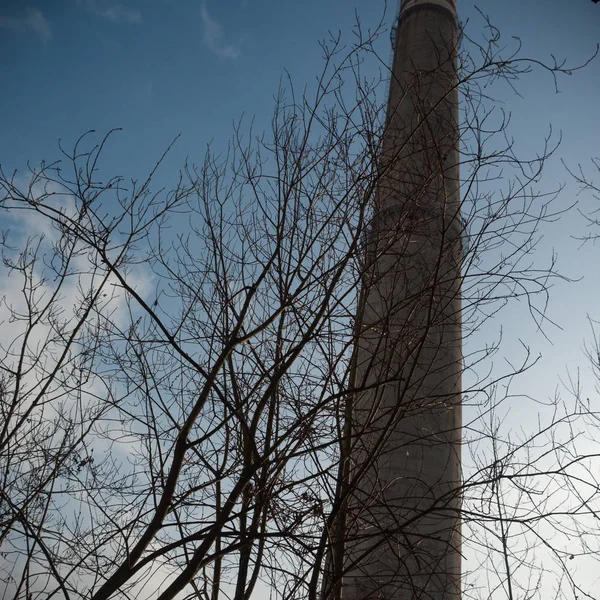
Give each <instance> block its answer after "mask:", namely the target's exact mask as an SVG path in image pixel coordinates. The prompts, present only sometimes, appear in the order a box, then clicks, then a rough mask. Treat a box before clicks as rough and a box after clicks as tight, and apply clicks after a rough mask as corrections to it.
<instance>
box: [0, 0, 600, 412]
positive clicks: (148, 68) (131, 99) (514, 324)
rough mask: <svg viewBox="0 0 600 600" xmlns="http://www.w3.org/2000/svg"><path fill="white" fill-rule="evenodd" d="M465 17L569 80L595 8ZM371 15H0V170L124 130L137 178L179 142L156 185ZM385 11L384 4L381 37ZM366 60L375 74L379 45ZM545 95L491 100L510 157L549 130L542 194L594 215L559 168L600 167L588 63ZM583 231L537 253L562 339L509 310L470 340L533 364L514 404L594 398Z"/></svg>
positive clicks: (104, 4) (232, 9)
mask: <svg viewBox="0 0 600 600" xmlns="http://www.w3.org/2000/svg"><path fill="white" fill-rule="evenodd" d="M458 5H459V12H460V17H461V20H462V21H463V22H464V21H470V22H471V23H472V24H473V28H474V29H472V30H471V31H472V32H473V33H474V34H475V35H476V34H477V28H478V27H479V26H480V25H481V18H480V16H479V15H478V13H477V11H476V10H475V9H474V5H473V3H472V2H468V1H467V0H459V1H458ZM478 6H479V8H480V9H481V11H483V12H484V13H486V14H489V16H490V18H491V21H492V22H493V23H494V24H495V25H496V26H497V27H498V28H499V29H500V30H501V32H502V34H503V36H504V37H503V39H505V40H506V43H507V44H508V45H511V44H514V43H515V42H514V40H512V38H511V36H518V37H520V38H521V39H522V42H523V56H531V57H534V58H536V59H539V60H552V59H551V54H554V55H555V56H556V58H557V59H558V60H559V61H561V60H562V59H563V58H566V59H567V60H568V61H569V63H570V64H573V65H576V64H580V63H582V62H584V61H585V60H586V59H587V58H588V57H590V56H591V55H592V54H593V53H594V51H595V47H596V44H597V43H598V42H600V5H594V4H593V3H592V2H591V1H590V0H503V1H501V2H499V1H498V0H493V1H492V0H481V1H480V2H479V4H478ZM383 11H384V2H383V1H382V0H302V1H297V0H296V1H292V0H220V1H217V0H204V1H203V0H178V1H175V2H174V1H170V2H168V1H167V0H143V1H142V0H137V1H136V0H121V2H120V3H115V2H113V1H112V0H0V82H1V86H2V93H1V94H0V164H1V165H2V167H3V168H4V169H5V171H12V170H13V169H19V171H23V170H24V169H25V168H26V163H27V161H28V160H30V161H32V163H33V164H36V163H38V162H39V161H40V160H41V159H46V160H47V161H50V160H53V159H56V158H58V157H59V151H58V147H57V142H58V140H59V138H60V139H62V141H63V144H64V146H65V147H66V148H69V147H72V144H73V143H74V142H75V141H76V139H77V138H78V137H79V135H81V134H82V133H84V132H85V131H87V130H89V129H95V130H97V131H98V132H100V133H104V132H107V131H108V130H109V129H111V128H114V127H122V128H123V132H121V133H119V134H118V136H117V137H116V138H114V139H113V141H112V142H111V144H110V145H109V147H108V153H107V155H106V161H105V166H106V168H107V170H109V171H113V172H116V173H119V174H123V175H124V176H125V177H126V178H130V177H140V176H142V175H144V174H146V173H147V172H148V171H149V170H150V169H151V167H152V166H153V165H154V163H155V161H156V159H157V158H158V157H159V156H160V155H161V154H162V152H163V150H164V149H165V148H166V147H167V145H168V144H169V143H170V141H171V140H172V139H173V138H174V137H175V136H177V135H178V134H182V135H181V139H180V140H179V142H178V143H177V145H176V148H175V150H174V151H173V153H172V154H171V155H170V156H169V158H168V159H167V161H166V163H165V168H164V169H163V170H162V171H161V174H160V175H159V178H164V179H162V180H161V179H159V181H158V182H157V183H158V185H161V184H162V183H163V182H164V184H165V185H168V184H169V182H172V181H174V180H175V178H176V175H177V170H178V168H179V167H181V166H182V164H183V162H184V160H185V158H186V157H188V156H189V157H190V158H191V159H192V160H195V161H196V162H200V161H201V160H202V157H203V154H204V150H205V147H206V144H207V143H209V142H211V141H213V140H214V143H215V145H216V147H217V148H224V147H225V144H226V143H227V140H228V139H229V138H230V136H231V133H232V124H233V123H234V121H236V120H238V119H239V118H240V117H241V116H242V115H243V114H244V115H246V117H245V118H246V119H247V121H248V122H249V121H250V120H251V119H252V118H255V120H256V124H255V130H261V129H265V128H268V127H269V124H270V116H271V111H272V108H273V104H274V101H273V96H274V94H275V92H276V90H277V86H278V83H279V80H280V77H281V76H282V74H283V73H284V69H286V70H287V71H289V72H290V74H291V76H292V78H293V80H294V82H295V83H296V85H297V86H298V88H302V87H303V85H304V84H305V83H310V82H311V81H313V80H314V77H315V75H316V74H317V73H318V72H319V70H320V69H321V67H322V59H321V50H320V48H319V46H318V43H317V42H318V40H319V39H321V38H323V37H326V36H327V34H328V31H330V30H332V31H337V30H341V31H342V33H343V35H344V36H345V39H350V32H351V28H352V26H353V24H354V21H355V16H356V15H358V16H359V17H360V18H361V20H362V22H363V23H364V25H365V26H366V27H368V26H373V25H376V24H377V23H378V21H379V19H380V18H381V15H382V14H383ZM395 11H396V0H390V4H389V7H388V13H387V17H386V20H387V22H388V23H390V22H391V20H392V17H393V15H394V13H395ZM379 48H380V52H381V56H382V57H383V58H387V57H388V56H389V53H390V45H389V38H388V37H387V36H383V38H382V40H381V45H380V47H379ZM558 84H559V88H560V93H558V94H557V93H555V92H554V84H553V81H552V77H551V76H550V75H549V74H548V73H546V72H544V71H543V70H541V69H538V70H534V72H533V73H532V74H531V75H529V76H526V77H524V78H523V79H522V81H520V82H518V83H517V87H518V90H519V92H520V93H521V94H522V97H519V96H516V95H515V94H514V93H513V92H512V91H511V90H510V89H508V87H507V86H499V87H496V88H494V94H497V95H499V96H500V97H501V98H502V100H503V101H504V103H505V104H504V107H505V108H506V110H509V111H511V112H512V114H513V124H512V125H513V126H512V133H513V135H514V137H515V144H516V147H517V150H518V151H519V152H524V153H525V154H535V152H536V151H537V150H539V148H540V144H541V143H542V142H543V139H544V137H545V135H546V134H547V132H548V128H549V125H550V124H552V127H553V130H554V132H555V134H556V133H558V132H559V131H561V132H562V137H563V143H562V146H561V148H560V149H559V152H558V154H557V156H556V157H555V158H553V159H552V160H551V161H550V162H549V165H548V166H549V170H548V172H547V175H546V178H545V179H544V181H543V184H542V186H541V187H542V191H549V190H552V189H555V188H556V187H557V186H559V185H561V184H563V183H565V184H566V187H565V190H564V192H563V195H562V196H561V200H560V203H561V205H562V206H567V205H569V204H570V203H571V202H572V201H573V200H575V199H578V200H579V201H580V203H581V204H580V208H581V210H582V211H584V212H588V211H589V210H591V209H593V208H594V200H593V199H592V198H590V197H589V196H586V195H583V196H579V197H577V196H576V193H577V188H576V186H575V185H573V183H572V182H570V181H569V177H568V174H567V173H566V171H565V170H564V168H563V166H562V163H561V162H560V160H559V159H560V158H563V159H564V160H565V161H566V162H567V163H568V164H569V165H570V166H572V167H575V166H576V165H577V164H578V163H581V164H582V165H583V166H584V167H586V168H588V169H589V172H590V173H591V174H593V171H592V169H591V164H590V158H591V157H593V156H599V155H600V148H599V146H598V139H600V126H599V123H600V117H599V114H600V113H599V110H598V98H599V92H600V59H598V60H596V61H594V62H593V63H592V64H591V65H590V66H588V67H587V68H586V69H585V70H584V71H582V72H580V73H575V74H574V75H573V76H572V77H562V78H560V79H559V82H558ZM596 179H597V180H600V173H599V174H597V176H596ZM584 228H585V222H584V220H583V219H582V218H581V216H580V215H579V213H578V212H577V211H572V212H571V213H569V215H568V216H566V217H565V218H563V219H562V220H561V221H560V223H557V224H554V225H553V226H550V227H548V228H547V230H546V231H545V233H546V237H545V240H544V243H543V244H542V245H541V246H540V248H539V250H538V255H540V256H541V255H545V256H546V257H548V256H550V255H551V254H552V252H555V253H557V254H558V260H559V269H560V271H561V272H563V273H564V274H565V275H567V276H569V277H571V278H573V279H579V278H582V277H583V279H581V281H578V282H576V283H569V284H567V283H566V282H558V283H557V284H556V287H555V289H554V290H553V295H552V301H551V304H550V306H549V316H550V317H551V318H552V319H553V320H555V321H556V322H557V323H558V324H559V325H560V326H561V327H562V329H558V328H554V327H549V328H548V331H547V332H546V333H547V334H548V337H549V340H547V339H545V338H544V336H542V335H541V334H540V333H539V332H536V331H535V327H534V326H533V325H532V324H531V322H530V321H529V320H527V319H526V318H524V316H523V314H521V312H524V311H521V312H520V311H518V310H515V312H514V313H509V314H505V315H504V317H503V319H502V321H496V322H494V321H492V322H490V323H489V324H488V328H489V330H486V331H485V332H482V335H486V336H487V335H491V336H492V337H493V336H494V335H496V334H497V333H498V331H499V329H500V327H502V329H503V332H504V338H505V340H506V342H507V343H506V346H505V350H504V354H503V355H502V356H501V357H499V361H500V362H501V361H502V358H505V359H506V360H511V359H513V358H514V356H515V355H516V354H517V353H519V352H522V347H521V346H520V343H519V339H523V340H524V341H525V342H527V343H529V344H531V346H532V352H533V353H534V354H537V353H541V354H542V355H543V361H541V362H540V365H539V366H538V367H537V368H536V369H534V370H533V371H532V373H531V375H530V376H529V378H525V379H524V380H523V383H522V384H520V386H521V387H520V388H519V391H521V392H522V393H527V394H529V395H532V396H536V397H538V398H540V397H541V398H543V397H544V396H545V395H551V394H552V393H553V391H554V388H555V386H556V385H557V384H558V382H559V377H562V378H563V379H564V377H565V374H566V369H567V368H569V369H571V372H573V371H574V370H576V369H577V368H581V369H582V377H583V383H584V384H585V385H586V386H587V387H588V388H589V389H590V390H591V389H592V387H593V385H594V382H593V380H592V379H591V378H590V375H589V370H588V366H587V363H586V360H585V357H584V355H583V352H582V348H583V343H584V339H586V338H588V339H589V337H590V330H589V326H588V322H587V316H588V315H590V316H591V317H595V318H600V309H598V306H600V275H599V274H598V272H599V271H600V270H599V269H598V268H597V265H598V264H599V261H598V257H599V254H598V253H599V249H598V247H597V246H595V247H594V246H593V245H587V246H585V247H581V245H580V243H579V242H578V241H577V240H575V239H573V236H575V235H581V234H584V233H585V229H584ZM591 394H593V391H591V392H590V395H591ZM595 398H596V401H597V402H598V404H600V399H598V398H597V397H596V396H595ZM532 414H533V413H532ZM519 418H523V414H520V415H519Z"/></svg>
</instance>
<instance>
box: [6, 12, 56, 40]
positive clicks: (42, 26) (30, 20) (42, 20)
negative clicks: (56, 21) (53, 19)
mask: <svg viewBox="0 0 600 600" xmlns="http://www.w3.org/2000/svg"><path fill="white" fill-rule="evenodd" d="M0 28H2V29H11V30H13V31H33V32H34V33H36V34H37V35H38V36H39V37H40V38H41V39H42V41H44V42H47V41H48V40H49V39H50V38H51V37H52V28H51V27H50V23H49V22H48V21H47V19H46V17H44V15H43V14H42V11H41V10H38V9H37V8H29V9H27V10H26V11H25V12H24V13H23V14H21V15H18V16H13V17H4V16H0Z"/></svg>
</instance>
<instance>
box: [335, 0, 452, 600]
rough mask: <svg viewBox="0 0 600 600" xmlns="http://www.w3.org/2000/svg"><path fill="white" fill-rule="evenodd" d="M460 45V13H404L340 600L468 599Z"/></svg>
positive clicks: (432, 6)
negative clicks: (464, 588) (463, 526)
mask: <svg viewBox="0 0 600 600" xmlns="http://www.w3.org/2000/svg"><path fill="white" fill-rule="evenodd" d="M457 37H458V36H457V17H456V4H455V1H454V0H404V1H403V2H402V4H401V8H400V13H399V17H398V25H397V28H396V40H395V46H394V60H393V67H392V73H391V82H390V90H389V101H388V113H387V123H386V130H385V132H384V137H383V149H382V157H381V165H380V180H379V185H378V193H377V199H376V202H375V206H374V211H373V222H372V227H371V231H370V237H369V241H368V248H367V250H366V266H365V275H364V281H363V290H362V301H361V307H360V309H359V314H358V321H359V327H358V331H359V333H358V340H357V351H356V369H355V370H356V377H355V386H356V389H357V390H361V391H358V392H357V394H356V398H355V400H354V406H353V411H352V412H353V414H352V448H351V449H350V468H349V474H348V480H347V483H348V486H349V487H348V488H347V489H350V490H351V492H350V495H349V500H348V505H347V511H346V512H345V515H344V516H345V540H344V541H345V552H344V559H343V569H342V571H343V574H342V579H341V587H338V590H339V591H341V594H342V596H343V598H344V600H347V599H349V600H372V599H375V598H381V599H384V600H387V599H389V600H391V599H394V600H408V599H411V600H415V599H428V600H429V599H431V600H457V599H458V598H459V597H460V587H461V586H460V578H461V554H460V551H461V536H460V514H459V513H460V484H461V369H462V349H461V316H460V312H461V304H460V263H461V246H460V243H461V233H462V232H461V218H460V198H459V153H458V90H457V71H456V70H457V66H456V54H457ZM338 564H339V563H338ZM338 582H339V577H338ZM333 587H335V586H333ZM333 587H332V588H330V589H333ZM339 591H338V592H333V595H336V594H337V593H339Z"/></svg>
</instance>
